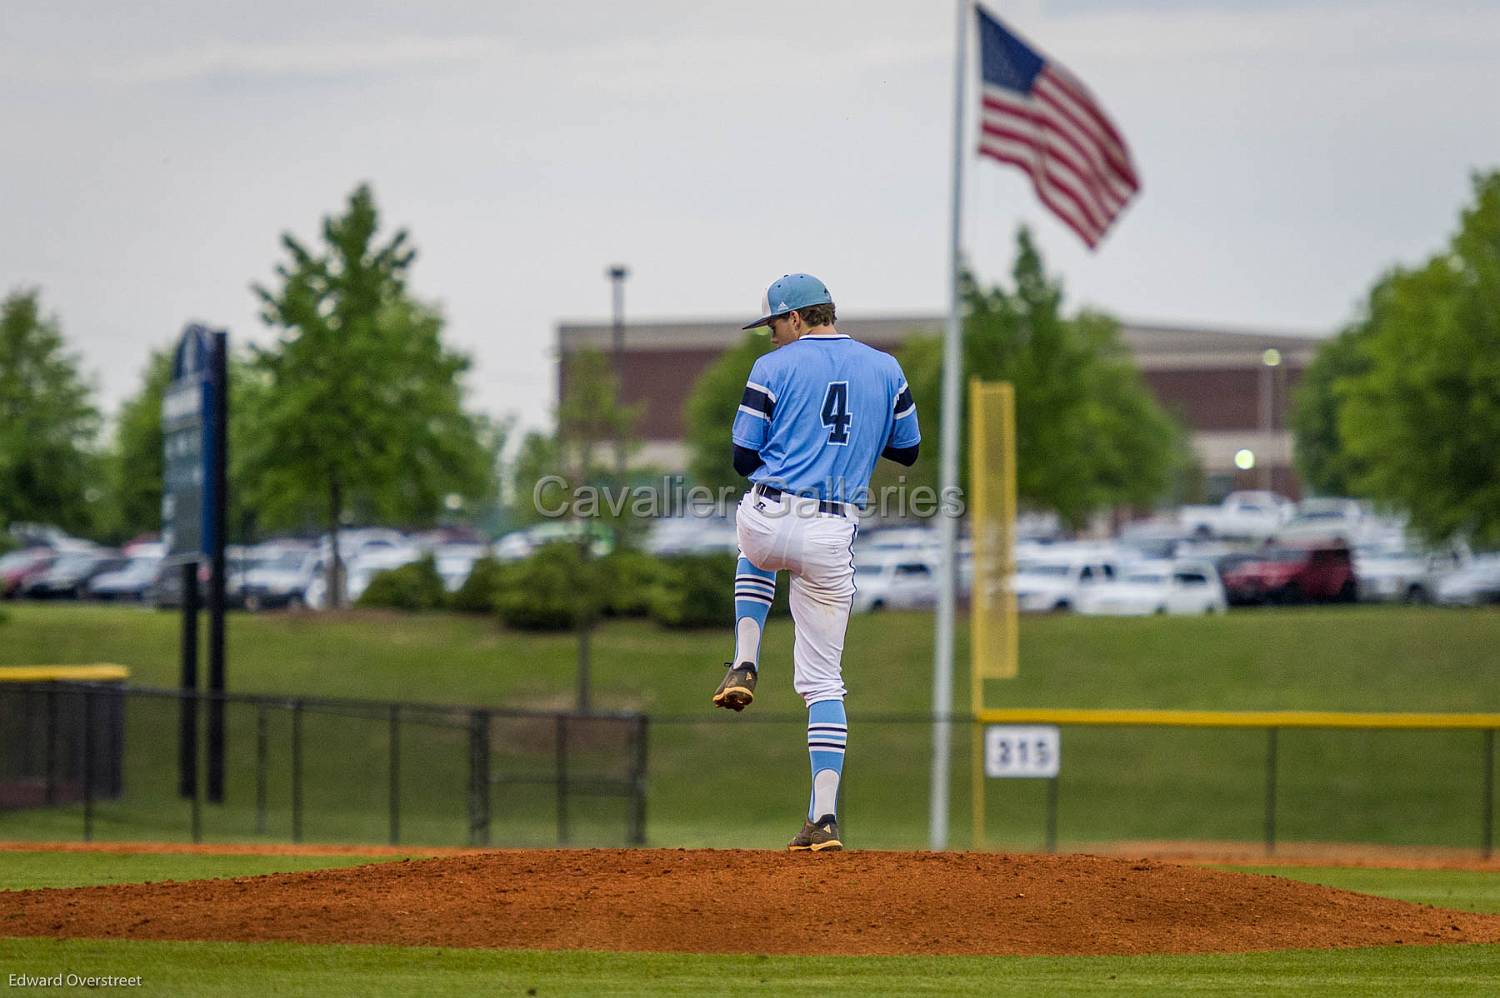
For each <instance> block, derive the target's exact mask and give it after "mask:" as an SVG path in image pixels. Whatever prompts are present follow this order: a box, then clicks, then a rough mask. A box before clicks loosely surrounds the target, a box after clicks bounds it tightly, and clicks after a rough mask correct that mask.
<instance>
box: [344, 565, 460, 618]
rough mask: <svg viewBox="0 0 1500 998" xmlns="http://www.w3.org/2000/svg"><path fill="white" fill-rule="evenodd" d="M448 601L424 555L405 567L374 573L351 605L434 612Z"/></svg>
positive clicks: (436, 572)
mask: <svg viewBox="0 0 1500 998" xmlns="http://www.w3.org/2000/svg"><path fill="white" fill-rule="evenodd" d="M447 602H448V593H447V591H446V590H444V588H443V577H442V576H441V575H439V574H438V570H437V563H436V562H435V561H433V559H432V556H431V555H428V556H427V557H425V558H423V559H422V560H420V561H414V562H412V563H411V564H409V565H402V566H401V567H399V568H392V569H390V570H388V571H384V572H380V573H378V574H376V576H375V577H374V578H372V579H371V580H370V584H369V585H368V586H367V587H365V591H364V592H362V593H360V595H359V600H358V601H357V602H356V603H355V605H356V606H360V607H384V608H387V609H391V610H437V609H441V608H442V607H443V605H444V604H446V603H447Z"/></svg>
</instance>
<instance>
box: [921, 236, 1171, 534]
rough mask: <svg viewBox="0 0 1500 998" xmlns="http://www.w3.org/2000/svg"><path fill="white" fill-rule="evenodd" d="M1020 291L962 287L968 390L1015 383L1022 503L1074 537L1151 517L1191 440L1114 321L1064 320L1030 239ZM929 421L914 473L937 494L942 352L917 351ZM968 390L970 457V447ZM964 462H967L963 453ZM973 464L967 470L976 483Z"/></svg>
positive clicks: (1019, 247)
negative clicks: (1136, 516) (1117, 520)
mask: <svg viewBox="0 0 1500 998" xmlns="http://www.w3.org/2000/svg"><path fill="white" fill-rule="evenodd" d="M1012 282H1013V287H1012V288H1010V289H1007V288H1004V287H999V286H997V287H993V288H983V287H981V286H980V285H979V284H978V283H977V282H975V281H974V279H973V278H972V276H968V275H966V276H965V279H964V283H963V288H962V293H963V299H964V304H965V312H966V316H965V319H964V328H963V346H962V350H963V382H964V385H965V386H967V383H968V379H969V378H970V377H972V376H976V375H977V376H978V377H980V378H983V379H985V380H989V381H1009V382H1010V383H1011V384H1013V385H1014V386H1015V399H1016V492H1017V496H1018V498H1019V500H1020V501H1021V503H1022V504H1023V505H1026V506H1029V507H1032V508H1038V509H1050V510H1054V511H1056V512H1057V514H1058V515H1059V516H1060V517H1062V518H1063V519H1064V520H1065V521H1066V522H1068V523H1069V524H1071V525H1073V526H1079V525H1081V524H1082V523H1083V522H1084V521H1085V520H1086V519H1087V518H1088V516H1089V515H1090V514H1091V513H1094V512H1096V511H1099V510H1102V509H1106V508H1108V507H1111V506H1117V505H1129V506H1137V507H1146V506H1150V505H1152V504H1153V503H1155V502H1156V501H1158V500H1160V499H1161V498H1163V497H1164V496H1165V495H1167V494H1168V493H1170V492H1171V491H1172V490H1173V488H1174V486H1176V485H1178V483H1179V482H1180V481H1181V480H1182V479H1183V476H1184V473H1185V471H1186V470H1187V469H1188V468H1189V467H1190V466H1191V456H1190V452H1189V449H1188V444H1187V435H1186V433H1185V432H1184V430H1183V429H1182V427H1181V425H1180V424H1179V423H1178V422H1177V421H1176V420H1175V419H1173V418H1172V417H1171V416H1170V415H1169V414H1168V413H1166V412H1165V411H1164V410H1163V409H1162V408H1161V406H1160V405H1158V404H1157V402H1156V400H1155V398H1154V397H1153V396H1152V395H1151V392H1150V390H1149V389H1148V388H1147V387H1146V386H1145V383H1144V382H1143V381H1142V379H1141V376H1140V373H1139V371H1138V370H1137V369H1136V367H1135V365H1134V363H1133V361H1132V360H1131V358H1130V356H1129V354H1128V353H1127V352H1126V350H1125V348H1124V346H1123V344H1122V343H1121V341H1120V337H1119V326H1118V323H1116V322H1115V320H1114V319H1112V318H1110V317H1108V316H1106V315H1102V314H1099V313H1096V312H1088V311H1085V312H1082V313H1079V314H1077V315H1076V316H1073V317H1072V318H1069V317H1067V316H1066V315H1064V313H1063V292H1062V286H1061V285H1060V284H1059V283H1058V282H1057V281H1055V280H1053V279H1051V278H1049V277H1048V276H1047V274H1046V271H1045V268H1044V266H1043V262H1042V259H1041V255H1040V254H1039V253H1038V252H1037V249H1036V247H1035V245H1034V244H1033V243H1032V240H1031V234H1030V233H1029V232H1028V231H1027V230H1026V229H1024V228H1023V229H1021V230H1020V232H1019V233H1018V235H1017V238H1016V261H1015V265H1014V268H1013V270H1012ZM900 358H901V363H902V367H903V369H904V370H905V371H906V374H907V378H908V380H909V382H910V384H911V388H912V395H913V397H914V398H915V399H916V402H917V405H918V409H919V412H920V413H921V417H922V419H923V427H924V430H923V436H924V438H925V440H926V445H925V446H924V448H923V454H922V457H921V458H920V459H919V460H918V462H917V464H916V465H914V466H913V467H912V468H911V470H910V472H909V473H908V481H909V483H910V484H912V485H924V484H925V485H928V486H931V487H934V488H935V487H936V486H937V484H938V463H939V462H938V453H937V441H938V438H939V432H940V427H939V411H940V399H941V384H942V343H941V341H940V340H939V339H938V338H936V337H919V338H916V339H913V340H910V341H908V343H907V344H906V345H905V346H904V348H903V349H902V351H901V354H900ZM967 404H968V399H967V387H965V388H964V396H963V397H962V399H961V409H962V410H963V412H964V415H963V416H962V421H961V422H960V423H959V428H960V439H961V440H962V441H964V442H963V443H962V444H961V447H965V448H966V447H967V441H966V437H967V432H966V430H967V418H968V417H967ZM959 453H960V454H961V455H964V454H967V451H966V450H963V449H961V450H960V452H959ZM967 463H968V462H967V460H966V459H965V460H961V461H960V465H961V467H962V468H963V471H962V481H964V482H965V483H966V482H967V474H968V471H967V467H966V466H967Z"/></svg>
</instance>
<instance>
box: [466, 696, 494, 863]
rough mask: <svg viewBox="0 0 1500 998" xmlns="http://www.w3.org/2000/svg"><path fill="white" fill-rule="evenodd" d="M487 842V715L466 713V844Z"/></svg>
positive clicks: (488, 797)
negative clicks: (467, 771)
mask: <svg viewBox="0 0 1500 998" xmlns="http://www.w3.org/2000/svg"><path fill="white" fill-rule="evenodd" d="M489 844H490V715H489V711H485V710H476V711H474V712H473V713H471V714H470V715H469V845H473V846H487V845H489Z"/></svg>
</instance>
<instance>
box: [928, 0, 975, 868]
mask: <svg viewBox="0 0 1500 998" xmlns="http://www.w3.org/2000/svg"><path fill="white" fill-rule="evenodd" d="M971 7H972V5H971V0H958V43H957V49H956V51H955V53H954V59H953V65H954V73H953V191H952V204H951V208H952V218H951V220H950V221H951V224H952V230H951V233H950V235H951V240H952V241H951V242H950V243H949V246H948V327H947V330H946V331H945V333H944V335H943V405H942V442H941V447H942V457H941V489H942V491H941V505H940V513H939V519H938V527H939V535H940V537H941V538H942V544H943V561H942V578H941V580H940V582H941V586H940V588H939V589H938V608H937V636H936V640H935V641H934V644H933V658H932V802H931V803H932V810H931V814H930V815H929V819H928V844H929V846H930V847H931V848H932V849H946V848H948V763H949V756H950V743H951V741H952V729H951V727H950V724H949V715H950V714H952V712H953V618H954V613H955V611H956V609H957V603H958V599H957V596H958V592H957V590H958V571H957V569H958V566H957V558H956V553H957V549H958V520H957V518H956V517H955V516H953V515H950V513H949V511H948V508H947V504H948V503H949V501H950V500H951V498H952V497H953V496H955V495H956V494H957V490H958V420H959V406H958V402H959V392H960V391H961V390H962V385H961V384H960V383H959V382H960V380H961V379H962V371H961V364H960V349H959V333H960V319H959V307H960V302H959V290H958V274H959V266H960V260H959V231H960V221H961V218H962V208H963V176H964V172H963V162H964V155H963V147H964V82H965V75H966V69H965V55H966V52H967V47H968V32H969V19H970V17H971V14H972V9H971Z"/></svg>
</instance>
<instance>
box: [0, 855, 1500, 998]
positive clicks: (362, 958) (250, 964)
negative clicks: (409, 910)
mask: <svg viewBox="0 0 1500 998" xmlns="http://www.w3.org/2000/svg"><path fill="white" fill-rule="evenodd" d="M122 858H130V859H133V858H135V857H119V856H108V857H102V856H95V855H79V854H67V853H30V854H8V855H6V856H5V857H4V862H5V870H6V873H5V881H4V886H5V887H6V888H8V889H19V888H23V887H44V886H60V885H63V884H71V885H84V884H91V883H118V882H122V881H124V880H131V879H140V880H146V879H175V880H186V879H196V878H200V877H214V876H244V875H248V874H249V873H252V872H273V871H290V870H298V869H310V868H315V867H326V866H334V865H348V864H349V863H353V862H360V860H356V859H353V858H351V857H309V856H293V857H287V856H279V857H239V856H211V855H210V856H203V855H193V856H180V855H179V856H152V857H140V858H142V859H149V860H151V862H150V863H149V864H143V865H137V866H133V867H130V869H129V875H125V876H122V875H121V873H120V871H117V870H112V869H110V868H109V864H108V863H106V862H96V861H97V860H101V859H107V860H119V859H122ZM247 859H254V860H255V863H256V864H260V868H258V869H252V865H251V864H247V863H246V862H244V861H245V860H247ZM12 860H17V862H16V863H15V864H14V865H13V864H12ZM1253 872H1258V873H1271V874H1275V875H1278V876H1288V877H1294V878H1296V879H1302V880H1308V881H1311V882H1314V883H1322V884H1327V885H1329V886H1334V887H1342V888H1346V889H1355V890H1364V891H1367V892H1369V893H1376V894H1383V895H1386V896H1389V897H1398V898H1404V899H1407V900H1414V901H1424V902H1428V903H1435V902H1442V903H1452V904H1453V905H1454V906H1455V907H1462V908H1466V909H1467V910H1473V911H1489V912H1500V878H1497V877H1495V876H1494V875H1493V874H1475V873H1461V872H1455V871H1414V870H1370V869H1342V868H1322V869H1309V868H1298V867H1264V868H1262V867H1256V868H1253ZM18 973H24V974H28V975H34V976H42V975H48V974H58V973H64V974H66V973H76V974H101V975H102V974H111V975H116V976H135V975H139V976H140V977H141V978H142V979H143V980H142V988H141V991H142V993H146V994H152V995H175V994H181V995H239V994H244V993H246V992H247V991H249V990H254V991H256V992H257V993H264V994H288V995H298V994H309V995H350V996H358V998H362V996H364V995H368V994H380V995H413V996H419V995H431V994H518V995H523V994H531V993H535V994H537V995H549V994H551V995H558V994H568V995H573V994H613V995H633V994H642V995H645V994H652V995H656V994H684V995H687V994H694V995H696V994H818V995H842V994H881V995H885V994H891V995H895V994H1017V995H1031V994H1062V995H1073V994H1080V995H1081V994H1100V993H1103V994H1122V995H1123V994H1205V993H1207V994H1248V993H1263V992H1271V993H1276V994H1286V995H1299V996H1300V995H1372V994H1414V993H1420V994H1474V993H1477V992H1479V991H1482V990H1484V988H1485V987H1486V986H1487V984H1488V983H1492V982H1493V981H1494V980H1495V979H1496V977H1497V975H1500V947H1497V946H1444V947H1385V948H1378V949H1362V950H1343V951H1334V952H1279V953H1258V954H1245V955H1216V956H1189V957H1167V956H1146V957H1087V958H1054V957H785V956H769V957H768V956H724V955H700V954H677V953H591V952H531V951H494V950H454V949H435V948H419V947H404V948H398V947H379V946H305V945H297V946H294V945H272V944H248V943H163V942H125V941H114V940H110V941H95V940H52V939H15V938H11V939H6V938H0V974H3V975H9V974H18Z"/></svg>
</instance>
